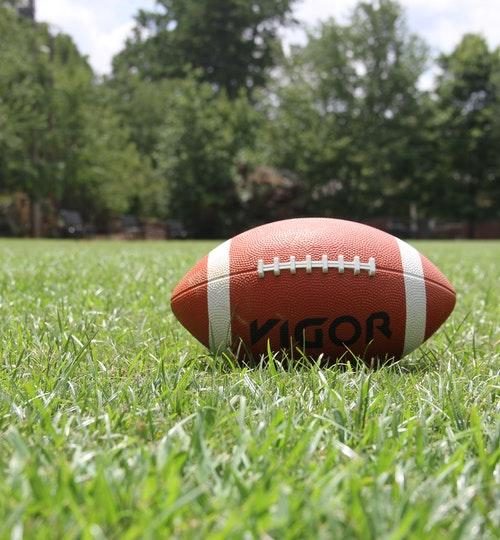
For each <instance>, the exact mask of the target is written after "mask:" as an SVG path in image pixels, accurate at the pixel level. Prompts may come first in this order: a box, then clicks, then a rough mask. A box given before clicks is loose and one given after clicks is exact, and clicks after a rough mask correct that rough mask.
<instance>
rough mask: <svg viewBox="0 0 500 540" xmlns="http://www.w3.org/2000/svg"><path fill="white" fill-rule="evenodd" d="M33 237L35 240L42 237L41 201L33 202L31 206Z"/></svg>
mask: <svg viewBox="0 0 500 540" xmlns="http://www.w3.org/2000/svg"><path fill="white" fill-rule="evenodd" d="M31 236H32V237H33V238H40V237H41V236H42V206H41V204H40V201H33V202H32V204H31Z"/></svg>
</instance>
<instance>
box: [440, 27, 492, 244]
mask: <svg viewBox="0 0 500 540" xmlns="http://www.w3.org/2000/svg"><path fill="white" fill-rule="evenodd" d="M440 65H441V68H442V70H443V72H442V75H441V76H440V78H439V82H438V87H437V96H438V100H437V105H438V107H439V111H438V113H437V122H436V123H437V129H439V133H440V145H439V146H440V155H441V159H442V161H443V162H444V167H445V169H446V170H447V173H448V174H449V181H448V182H445V183H444V185H441V186H440V185H439V183H437V182H436V188H437V190H440V191H441V194H442V197H447V198H448V204H447V205H445V206H444V208H443V211H444V212H446V213H447V214H448V215H450V214H451V215H453V216H459V217H460V218H465V219H467V220H468V222H469V227H470V234H471V235H473V233H474V226H475V223H476V221H478V219H480V218H488V217H494V216H496V217H498V216H500V213H499V212H500V188H499V185H500V155H499V152H498V148H500V120H499V115H498V112H499V110H500V97H499V96H500V76H499V74H500V50H499V49H497V50H496V51H490V50H489V49H488V45H487V43H486V41H485V39H484V38H482V37H480V36H477V35H472V34H469V35H466V36H464V38H463V39H462V41H461V43H460V44H459V45H458V46H457V47H456V49H455V50H454V51H453V52H452V53H451V54H450V55H443V56H441V58H440ZM440 188H441V189H440Z"/></svg>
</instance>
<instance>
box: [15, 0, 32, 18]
mask: <svg viewBox="0 0 500 540" xmlns="http://www.w3.org/2000/svg"><path fill="white" fill-rule="evenodd" d="M17 12H18V13H19V15H22V16H23V17H26V18H27V19H31V20H32V21H34V20H35V0H18V2H17Z"/></svg>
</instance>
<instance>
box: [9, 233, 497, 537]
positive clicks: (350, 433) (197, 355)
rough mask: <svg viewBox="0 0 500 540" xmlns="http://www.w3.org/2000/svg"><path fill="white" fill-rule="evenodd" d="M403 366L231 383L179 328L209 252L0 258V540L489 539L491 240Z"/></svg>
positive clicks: (493, 323) (73, 251) (461, 259)
mask: <svg viewBox="0 0 500 540" xmlns="http://www.w3.org/2000/svg"><path fill="white" fill-rule="evenodd" d="M416 245H417V247H418V248H419V249H420V250H421V251H423V252H424V253H425V254H426V255H428V256H429V257H430V258H431V259H432V260H433V261H434V262H435V263H436V264H437V265H438V266H439V267H440V268H441V269H442V270H443V271H444V273H445V274H446V275H447V276H448V277H449V278H450V279H451V281H452V283H454V285H455V287H456V289H457V291H458V302H457V307H456V309H455V311H454V313H453V314H452V316H451V318H450V320H449V321H448V322H447V323H446V325H445V326H444V327H443V328H442V329H441V330H440V331H439V332H438V334H436V335H435V336H434V337H433V338H432V339H431V340H430V341H429V342H428V343H427V344H425V345H424V346H422V347H421V348H420V349H419V350H418V351H416V352H415V353H413V354H412V355H411V356H410V357H408V358H407V359H406V361H405V362H403V363H402V364H401V365H400V366H397V367H393V368H385V369H381V370H379V371H376V372H369V371H366V370H358V371H350V370H347V371H346V370H344V371H341V370H339V369H329V370H326V369H325V370H320V369H318V368H316V367H313V368H311V369H296V370H294V369H291V370H289V371H284V370H282V369H280V368H279V366H276V365H273V364H272V365H270V366H268V367H267V368H265V369H260V370H254V371H250V370H247V369H228V367H227V365H226V363H225V362H224V360H223V359H221V358H211V357H209V356H207V354H206V351H205V350H204V349H203V347H202V346H201V345H199V344H197V342H196V341H195V340H194V339H193V338H191V337H190V336H189V334H188V333H187V332H186V331H185V330H183V328H182V327H181V326H180V325H179V324H178V323H177V322H176V321H175V319H174V317H173V315H172V314H171V312H170V308H169V297H170V291H171V289H172V287H173V285H174V284H175V282H176V281H177V280H178V279H179V278H180V277H181V276H182V275H183V274H184V272H185V271H186V270H187V269H188V268H189V267H190V266H191V265H192V264H193V263H194V261H195V260H196V259H198V258H199V257H200V256H202V255H203V254H205V253H206V252H207V251H208V250H209V248H210V247H211V246H212V244H210V243H207V242H198V243H195V242H190V243H188V242H186V243H180V242H168V243H167V242H165V243H104V242H103V243H98V242H95V243H93V242H89V243H87V242H81V243H72V242H55V241H54V242H51V241H41V242H30V241H1V242H0V253H1V258H0V280H1V281H0V283H1V285H0V287H1V288H0V315H1V319H0V320H1V327H0V360H1V370H0V474H1V478H0V538H13V539H20V538H63V537H64V538H84V539H87V538H96V539H101V538H116V539H118V538H120V539H133V538H168V537H178V538H221V539H223V538H224V539H225V538H245V539H246V538H249V539H250V538H260V539H270V538H276V539H278V538H296V539H303V538H332V539H349V538H367V539H368V538H381V539H390V540H402V539H406V538H414V539H428V538H430V539H433V538H439V539H441V538H442V539H464V540H470V539H474V538H499V537H500V503H499V501H500V464H499V457H500V450H499V448H500V431H499V427H500V422H499V417H500V416H499V410H500V409H499V399H498V398H499V388H500V386H499V383H500V381H499V369H500V341H499V340H500V308H499V304H500V298H499V296H500V295H499V289H500V280H499V269H500V243H498V242H497V243H495V242H489V243H488V242H483V243H480V242H477V243H472V242H460V243H458V242H448V243H445V242H441V243H430V242H429V243H417V244H416Z"/></svg>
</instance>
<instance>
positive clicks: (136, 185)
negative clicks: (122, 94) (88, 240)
mask: <svg viewBox="0 0 500 540" xmlns="http://www.w3.org/2000/svg"><path fill="white" fill-rule="evenodd" d="M156 186H157V184H156V182H154V178H153V174H152V171H151V169H150V167H149V165H148V161H147V159H144V158H142V157H141V156H140V155H139V153H138V152H137V150H136V148H135V147H134V145H133V144H131V142H130V135H129V131H128V129H126V128H124V127H123V125H121V124H120V121H119V117H118V116H117V115H116V113H115V112H114V111H113V109H112V107H111V106H110V105H109V104H107V103H106V95H105V89H104V88H100V87H97V86H96V85H95V81H94V77H93V73H92V71H91V69H90V67H89V66H88V64H87V61H86V60H85V59H84V58H83V57H82V56H81V55H80V53H79V52H78V50H77V48H76V46H75V45H74V43H73V41H72V40H71V38H70V37H69V36H66V35H64V34H57V35H55V36H54V35H52V34H51V33H50V32H49V30H48V28H47V27H46V26H45V25H43V24H37V25H33V24H31V23H29V22H27V21H24V20H23V19H20V18H18V17H17V16H16V14H15V12H13V11H10V10H7V9H2V8H0V189H2V190H18V191H25V192H26V193H28V194H29V196H30V197H31V198H32V199H33V200H40V199H42V198H45V197H51V198H52V199H54V200H56V201H58V202H59V204H61V205H63V206H69V207H70V208H74V209H77V210H80V211H81V212H82V213H83V214H84V216H85V217H86V218H87V219H92V218H95V217H96V216H99V215H100V214H101V215H102V214H103V213H110V212H111V213H121V212H125V211H127V210H128V209H129V208H130V206H131V204H132V203H134V204H135V207H136V208H137V207H138V208H139V210H140V211H142V210H143V211H144V212H146V213H147V214H149V215H153V214H163V213H164V211H165V209H164V205H163V204H162V202H161V201H162V200H163V199H164V195H163V193H161V194H160V193H158V191H157V189H156ZM137 201H138V202H137Z"/></svg>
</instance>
